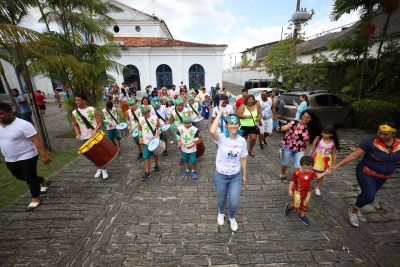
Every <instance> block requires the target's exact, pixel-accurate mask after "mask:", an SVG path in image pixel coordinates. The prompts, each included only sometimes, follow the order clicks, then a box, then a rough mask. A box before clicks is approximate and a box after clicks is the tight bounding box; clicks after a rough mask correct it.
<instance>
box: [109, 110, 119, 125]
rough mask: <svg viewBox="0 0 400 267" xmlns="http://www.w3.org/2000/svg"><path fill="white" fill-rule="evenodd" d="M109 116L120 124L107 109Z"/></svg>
mask: <svg viewBox="0 0 400 267" xmlns="http://www.w3.org/2000/svg"><path fill="white" fill-rule="evenodd" d="M106 110H107V112H108V114H109V115H110V116H111V118H112V119H113V120H114V121H115V122H116V123H117V124H118V121H117V119H116V118H115V117H114V115H113V114H112V113H111V112H110V111H109V110H108V108H106Z"/></svg>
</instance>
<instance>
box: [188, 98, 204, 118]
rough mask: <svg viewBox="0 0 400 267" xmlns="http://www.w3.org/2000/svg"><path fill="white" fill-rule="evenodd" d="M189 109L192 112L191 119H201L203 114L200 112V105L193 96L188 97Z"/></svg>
mask: <svg viewBox="0 0 400 267" xmlns="http://www.w3.org/2000/svg"><path fill="white" fill-rule="evenodd" d="M187 108H188V109H189V110H190V112H192V115H191V119H192V121H194V120H195V119H197V118H201V113H200V111H199V103H198V102H195V101H194V97H193V96H192V95H189V96H188V104H187Z"/></svg>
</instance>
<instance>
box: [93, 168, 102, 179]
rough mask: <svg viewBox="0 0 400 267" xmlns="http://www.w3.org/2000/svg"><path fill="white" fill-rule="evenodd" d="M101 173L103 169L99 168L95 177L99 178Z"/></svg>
mask: <svg viewBox="0 0 400 267" xmlns="http://www.w3.org/2000/svg"><path fill="white" fill-rule="evenodd" d="M100 175H101V169H97V172H96V174H95V175H94V178H99V177H100Z"/></svg>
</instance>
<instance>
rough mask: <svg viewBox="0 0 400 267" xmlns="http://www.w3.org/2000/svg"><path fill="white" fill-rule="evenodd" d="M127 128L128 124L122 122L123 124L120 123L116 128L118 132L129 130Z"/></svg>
mask: <svg viewBox="0 0 400 267" xmlns="http://www.w3.org/2000/svg"><path fill="white" fill-rule="evenodd" d="M127 127H128V124H126V123H125V122H121V123H119V124H118V125H117V126H116V128H117V129H118V130H122V129H125V128H127Z"/></svg>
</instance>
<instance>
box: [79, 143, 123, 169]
mask: <svg viewBox="0 0 400 267" xmlns="http://www.w3.org/2000/svg"><path fill="white" fill-rule="evenodd" d="M118 152H119V150H118V148H117V147H116V146H114V144H113V143H112V142H111V141H110V140H108V139H107V138H106V137H103V139H101V141H100V142H99V143H97V144H95V145H93V147H92V148H91V149H89V150H88V151H86V152H85V153H83V155H84V156H85V157H86V158H88V159H89V160H90V161H91V162H93V163H94V165H96V167H97V168H104V167H105V166H107V165H108V164H110V163H111V161H112V160H113V159H114V158H115V157H116V156H117V155H118Z"/></svg>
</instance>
